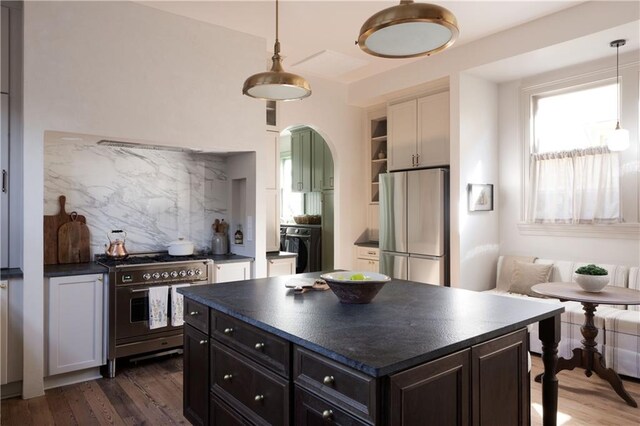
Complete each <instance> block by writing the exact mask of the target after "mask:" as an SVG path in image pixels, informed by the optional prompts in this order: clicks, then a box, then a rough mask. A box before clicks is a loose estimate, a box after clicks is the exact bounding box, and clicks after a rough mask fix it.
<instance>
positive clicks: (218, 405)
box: [209, 394, 251, 426]
mask: <svg viewBox="0 0 640 426" xmlns="http://www.w3.org/2000/svg"><path fill="white" fill-rule="evenodd" d="M209 407H210V414H209V419H210V420H211V423H210V424H212V425H225V426H247V425H251V422H249V421H248V420H245V419H244V417H242V416H241V415H240V414H238V413H236V412H235V411H234V410H233V409H232V408H230V407H229V406H228V405H227V404H225V403H224V402H223V401H222V400H221V399H220V398H218V397H217V396H215V395H214V394H210V396H209Z"/></svg>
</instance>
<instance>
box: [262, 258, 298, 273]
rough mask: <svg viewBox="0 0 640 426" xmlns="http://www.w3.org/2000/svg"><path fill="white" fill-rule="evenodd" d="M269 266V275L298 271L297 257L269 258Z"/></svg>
mask: <svg viewBox="0 0 640 426" xmlns="http://www.w3.org/2000/svg"><path fill="white" fill-rule="evenodd" d="M267 268H268V274H267V275H268V276H269V277H279V276H282V275H293V274H295V273H296V258H295V257H288V258H284V259H269V260H268V261H267Z"/></svg>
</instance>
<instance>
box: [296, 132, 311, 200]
mask: <svg viewBox="0 0 640 426" xmlns="http://www.w3.org/2000/svg"><path fill="white" fill-rule="evenodd" d="M291 163H292V172H291V177H292V179H291V190H292V191H293V192H311V131H310V130H308V131H302V132H294V133H292V134H291Z"/></svg>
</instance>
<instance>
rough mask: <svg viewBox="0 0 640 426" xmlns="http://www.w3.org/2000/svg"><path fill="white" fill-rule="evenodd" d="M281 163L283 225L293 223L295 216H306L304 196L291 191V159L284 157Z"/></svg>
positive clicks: (281, 212) (281, 217) (281, 211)
mask: <svg viewBox="0 0 640 426" xmlns="http://www.w3.org/2000/svg"><path fill="white" fill-rule="evenodd" d="M280 161H281V164H280V165H281V167H280V182H281V184H280V191H281V194H280V195H281V196H280V200H282V201H281V202H282V205H281V206H280V220H281V221H282V223H293V217H294V216H297V215H301V214H304V194H303V193H302V192H293V191H291V185H292V183H291V168H292V162H291V157H290V156H289V157H282V158H281V160H280Z"/></svg>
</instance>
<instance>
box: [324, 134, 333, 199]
mask: <svg viewBox="0 0 640 426" xmlns="http://www.w3.org/2000/svg"><path fill="white" fill-rule="evenodd" d="M322 176H323V181H322V188H323V189H333V187H334V182H333V156H332V155H331V150H330V149H329V146H328V145H327V144H326V142H325V146H324V161H323V172H322Z"/></svg>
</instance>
